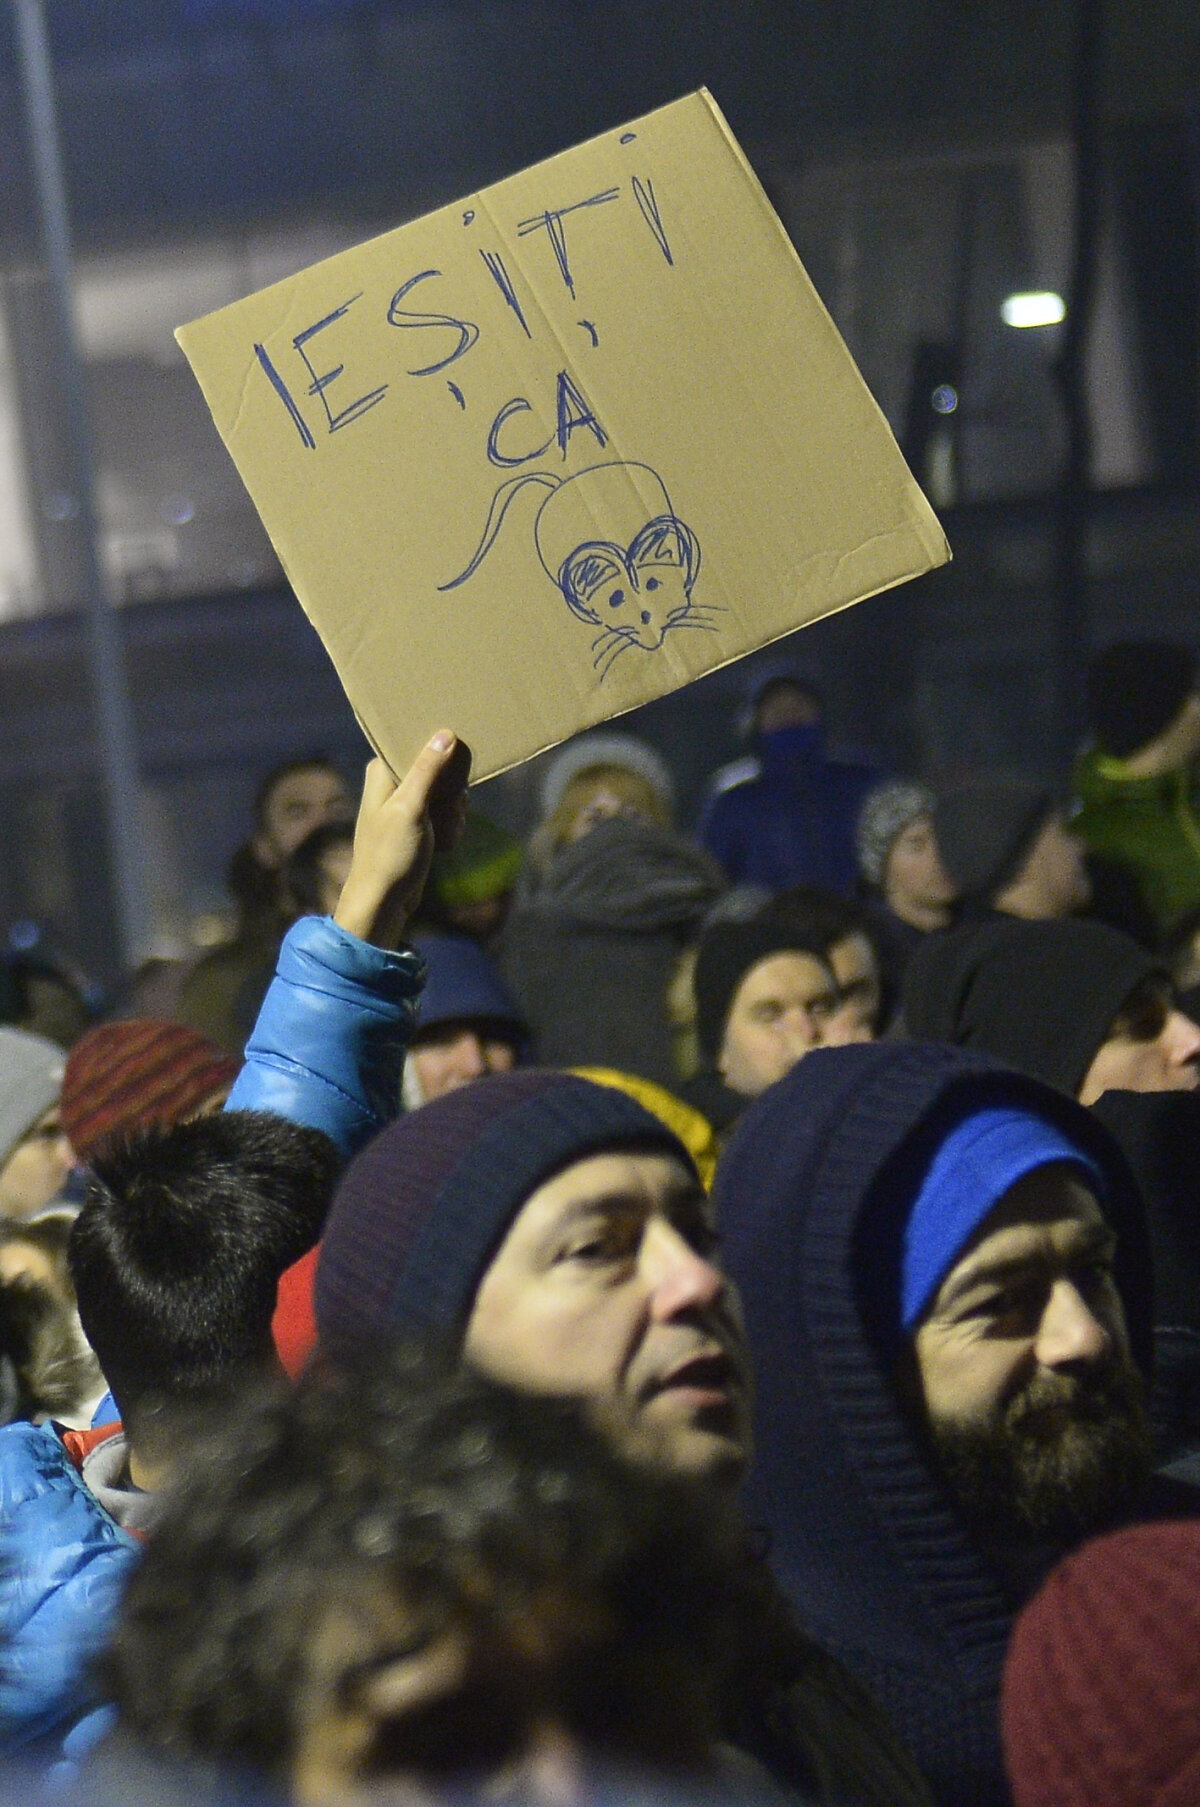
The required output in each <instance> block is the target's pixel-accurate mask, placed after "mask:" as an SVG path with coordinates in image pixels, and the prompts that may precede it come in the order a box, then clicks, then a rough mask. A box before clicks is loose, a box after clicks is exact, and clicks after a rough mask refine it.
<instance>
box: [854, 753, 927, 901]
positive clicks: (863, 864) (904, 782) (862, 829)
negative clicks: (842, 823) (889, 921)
mask: <svg viewBox="0 0 1200 1807" xmlns="http://www.w3.org/2000/svg"><path fill="white" fill-rule="evenodd" d="M932 814H933V792H932V791H930V790H927V789H926V788H925V786H924V785H923V784H916V783H915V782H914V781H913V780H912V779H911V778H889V779H887V780H886V781H885V782H884V783H883V784H877V785H876V786H875V788H874V790H872V791H869V792H868V793H867V797H866V801H865V802H864V803H863V806H862V812H861V814H860V815H859V818H858V864H859V869H860V871H861V872H862V875H863V877H864V878H865V879H866V881H867V883H868V884H871V885H876V886H878V887H879V888H880V889H882V887H883V875H884V873H885V872H886V871H887V863H888V855H889V853H890V852H891V851H892V848H893V847H894V846H895V845H896V842H897V841H898V840H899V838H900V836H901V835H902V834H903V833H904V830H905V829H906V828H907V827H908V825H909V823H910V822H915V821H916V819H917V817H918V816H930V815H932Z"/></svg>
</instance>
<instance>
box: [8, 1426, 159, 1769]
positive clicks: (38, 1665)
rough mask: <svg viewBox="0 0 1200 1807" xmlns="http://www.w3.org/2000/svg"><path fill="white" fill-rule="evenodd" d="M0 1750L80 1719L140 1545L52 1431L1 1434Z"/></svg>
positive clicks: (19, 1429) (25, 1429)
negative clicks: (96, 1660)
mask: <svg viewBox="0 0 1200 1807" xmlns="http://www.w3.org/2000/svg"><path fill="white" fill-rule="evenodd" d="M0 1524H2V1525H3V1527H4V1537H3V1548H2V1551H0V1750H3V1751H5V1752H10V1751H14V1750H19V1749H21V1748H23V1747H25V1746H28V1745H30V1744H31V1743H32V1742H33V1741H34V1740H36V1739H38V1738H39V1737H41V1736H42V1735H43V1734H44V1733H46V1732H49V1731H50V1730H51V1729H52V1728H55V1727H58V1726H60V1725H61V1724H62V1723H63V1721H64V1720H66V1719H68V1718H73V1717H74V1716H75V1715H77V1714H78V1712H79V1711H80V1709H81V1708H83V1707H84V1706H85V1705H86V1704H87V1702H88V1700H89V1689H88V1669H89V1666H90V1664H91V1662H92V1660H93V1658H94V1657H96V1656H97V1655H98V1654H99V1652H100V1651H101V1650H102V1649H103V1647H104V1645H105V1643H106V1642H107V1640H108V1637H109V1634H110V1632H111V1630H112V1626H113V1621H114V1619H115V1617H116V1612H117V1606H118V1603H119V1601H120V1598H121V1594H122V1592H123V1591H124V1588H125V1583H126V1581H127V1579H128V1577H129V1574H130V1571H131V1570H132V1568H133V1566H134V1564H135V1563H136V1562H137V1560H138V1556H139V1554H140V1546H139V1544H138V1543H137V1542H136V1540H135V1539H134V1538H132V1537H131V1536H130V1535H129V1534H128V1533H127V1532H126V1531H123V1530H122V1529H121V1527H120V1526H119V1525H118V1524H117V1522H116V1520H115V1519H113V1518H111V1517H110V1516H109V1514H108V1513H107V1512H106V1511H105V1510H104V1508H103V1506H101V1505H100V1503H99V1501H98V1500H97V1499H96V1498H95V1496H94V1495H93V1494H92V1493H91V1491H90V1490H89V1489H88V1488H87V1487H86V1486H85V1485H84V1483H83V1480H82V1479H81V1477H80V1475H79V1473H78V1471H77V1470H76V1468H75V1466H74V1464H73V1463H72V1462H71V1460H70V1458H69V1457H68V1455H67V1453H66V1451H65V1450H64V1448H63V1446H62V1443H61V1441H60V1440H59V1438H58V1436H57V1434H56V1432H55V1430H54V1428H53V1426H51V1425H49V1424H42V1425H35V1424H24V1423H22V1424H8V1425H5V1426H4V1428H3V1429H2V1430H0Z"/></svg>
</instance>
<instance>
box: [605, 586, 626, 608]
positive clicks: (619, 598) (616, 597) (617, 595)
mask: <svg viewBox="0 0 1200 1807" xmlns="http://www.w3.org/2000/svg"><path fill="white" fill-rule="evenodd" d="M624 600H625V592H624V590H614V591H613V593H612V595H611V596H610V597H609V599H608V606H609V608H610V609H619V608H620V606H621V604H622V603H623V602H624Z"/></svg>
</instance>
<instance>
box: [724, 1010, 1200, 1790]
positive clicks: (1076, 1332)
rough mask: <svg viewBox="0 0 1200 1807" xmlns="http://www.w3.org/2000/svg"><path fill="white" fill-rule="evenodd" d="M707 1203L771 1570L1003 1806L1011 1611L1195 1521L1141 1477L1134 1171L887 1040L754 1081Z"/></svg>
mask: <svg viewBox="0 0 1200 1807" xmlns="http://www.w3.org/2000/svg"><path fill="white" fill-rule="evenodd" d="M715 1204H716V1209H717V1216H718V1224H719V1227H720V1230H721V1233H722V1239H723V1253H724V1258H725V1265H726V1270H727V1272H728V1273H729V1274H730V1276H731V1278H732V1279H733V1280H734V1282H735V1283H736V1285H737V1287H738V1289H739V1291H740V1294H741V1297H742V1301H743V1305H744V1309H745V1319H746V1330H747V1337H748V1341H749V1344H750V1349H751V1354H752V1356H753V1358H754V1363H755V1368H756V1371H757V1374H758V1396H757V1406H756V1414H755V1420H756V1422H755V1441H756V1445H757V1448H758V1459H757V1463H756V1466H755V1469H754V1472H753V1474H752V1476H751V1486H750V1500H749V1504H750V1510H751V1514H752V1516H754V1517H757V1518H758V1519H759V1520H761V1521H762V1522H763V1523H764V1524H765V1526H766V1527H767V1528H768V1529H769V1531H770V1534H771V1552H772V1560H773V1562H774V1564H775V1567H776V1570H777V1573H778V1574H779V1577H780V1579H781V1580H782V1582H783V1584H784V1586H785V1588H786V1590H787V1591H788V1592H789V1594H790V1595H791V1597H792V1599H793V1601H794V1602H795V1604H796V1605H797V1607H798V1608H799V1610H800V1613H801V1615H802V1618H803V1620H804V1622H805V1624H806V1627H807V1629H808V1630H809V1631H810V1632H811V1633H812V1634H813V1635H814V1636H815V1637H817V1638H819V1639H820V1640H821V1641H822V1643H824V1644H825V1645H826V1646H827V1647H828V1648H830V1649H832V1650H833V1651H834V1652H835V1654H836V1655H837V1656H838V1657H840V1659H841V1660H842V1661H843V1662H844V1663H845V1664H846V1666H847V1667H848V1668H850V1669H851V1670H853V1671H854V1672H856V1673H857V1674H858V1676H859V1677H860V1679H863V1680H865V1681H867V1682H869V1684H870V1685H871V1686H872V1688H873V1689H874V1691H875V1692H876V1694H877V1695H878V1697H879V1699H880V1700H881V1701H882V1702H883V1704H884V1705H885V1707H886V1708H887V1709H888V1710H889V1711H890V1712H891V1714H892V1716H893V1719H894V1721H895V1723H896V1724H898V1725H902V1726H903V1727H904V1731H905V1735H906V1737H907V1738H908V1740H909V1744H910V1747H911V1748H912V1750H913V1752H914V1754H915V1755H916V1758H917V1761H918V1763H919V1764H920V1766H921V1768H922V1769H923V1771H924V1773H925V1774H926V1776H927V1778H928V1779H929V1781H930V1783H931V1784H932V1787H933V1791H934V1794H935V1796H936V1798H937V1799H938V1800H939V1801H942V1802H945V1803H947V1807H949V1803H955V1807H972V1804H981V1807H983V1804H986V1807H999V1804H1000V1803H1004V1802H1007V1800H1008V1798H1009V1797H1008V1790H1007V1785H1006V1782H1005V1777H1004V1770H1003V1764H1002V1760H1001V1755H1000V1746H999V1737H998V1726H997V1701H998V1694H999V1684H1000V1674H1001V1668H1002V1664H1003V1659H1004V1652H1005V1648H1006V1644H1007V1640H1008V1635H1009V1630H1010V1627H1011V1623H1012V1616H1013V1613H1014V1611H1015V1609H1016V1607H1017V1606H1018V1605H1019V1603H1020V1602H1021V1601H1023V1600H1024V1599H1025V1598H1026V1597H1027V1595H1028V1594H1029V1593H1030V1592H1032V1590H1033V1589H1034V1588H1035V1587H1036V1586H1037V1584H1038V1583H1039V1581H1040V1580H1041V1578H1042V1577H1043V1575H1044V1574H1045V1573H1046V1571H1047V1570H1048V1568H1049V1567H1050V1566H1051V1564H1052V1563H1053V1562H1054V1561H1056V1560H1057V1558H1058V1557H1059V1556H1061V1555H1062V1554H1063V1553H1064V1552H1065V1551H1067V1550H1069V1549H1070V1548H1072V1547H1073V1546H1074V1545H1076V1544H1077V1543H1079V1542H1080V1541H1082V1539H1083V1538H1085V1537H1087V1536H1090V1535H1091V1534H1092V1533H1094V1532H1096V1531H1098V1530H1100V1529H1102V1528H1105V1527H1107V1526H1109V1525H1113V1524H1116V1523H1119V1522H1122V1521H1125V1520H1128V1519H1130V1518H1134V1517H1137V1516H1143V1515H1149V1514H1154V1513H1162V1512H1165V1511H1172V1510H1195V1507H1196V1495H1195V1494H1194V1493H1193V1492H1192V1491H1191V1490H1190V1489H1182V1488H1180V1489H1178V1490H1177V1489H1176V1485H1175V1484H1174V1483H1170V1484H1169V1483H1166V1482H1163V1481H1160V1480H1155V1479H1154V1478H1153V1475H1152V1454H1151V1438H1150V1433H1149V1429H1148V1424H1147V1414H1146V1409H1145V1403H1144V1391H1145V1389H1144V1382H1143V1372H1144V1370H1145V1369H1146V1368H1148V1365H1149V1352H1150V1342H1151V1336H1150V1326H1151V1301H1150V1261H1149V1255H1148V1252H1147V1239H1146V1229H1145V1223H1144V1219H1143V1214H1142V1211H1141V1206H1140V1201H1139V1200H1138V1197H1137V1194H1136V1192H1135V1190H1134V1187H1133V1183H1132V1180H1131V1178H1130V1176H1129V1173H1128V1170H1127V1169H1126V1168H1125V1166H1124V1163H1123V1161H1122V1159H1121V1157H1120V1155H1119V1154H1118V1152H1117V1150H1116V1148H1115V1146H1114V1145H1113V1144H1112V1143H1111V1142H1110V1141H1109V1139H1108V1137H1107V1135H1106V1134H1105V1132H1104V1131H1103V1130H1102V1129H1101V1128H1100V1126H1099V1125H1098V1124H1097V1123H1096V1122H1095V1121H1094V1120H1093V1119H1092V1118H1091V1117H1090V1115H1089V1113H1088V1112H1086V1111H1084V1110H1082V1109H1081V1108H1080V1107H1079V1106H1078V1105H1077V1104H1075V1102H1074V1101H1073V1100H1071V1099H1067V1098H1064V1097H1063V1096H1061V1095H1060V1094H1057V1093H1055V1092H1053V1091H1051V1090H1050V1089H1049V1088H1048V1087H1045V1086H1042V1085H1040V1084H1038V1083H1037V1082H1036V1081H1033V1080H1030V1079H1026V1078H1024V1077H1022V1076H1020V1075H1018V1074H1016V1073H1013V1072H1007V1071H1006V1070H1004V1069H1003V1068H1000V1067H997V1066H994V1065H991V1064H988V1063H986V1062H984V1061H982V1060H980V1059H979V1058H977V1057H975V1056H972V1055H968V1054H966V1053H964V1052H963V1051H962V1050H959V1049H952V1048H941V1047H933V1046H924V1045H918V1044H915V1043H879V1044H876V1045H874V1046H871V1047H866V1046H858V1047H847V1048H832V1049H818V1050H816V1051H815V1052H814V1053H813V1054H812V1055H811V1056H809V1057H808V1058H806V1059H805V1060H804V1061H802V1062H801V1063H800V1064H799V1065H798V1066H797V1067H796V1068H795V1069H794V1070H793V1072H791V1073H790V1074H789V1075H788V1076H787V1077H786V1078H785V1079H783V1080H781V1081H780V1083H779V1084H778V1085H776V1086H774V1087H772V1088H771V1090H770V1091H769V1092H767V1093H765V1094H764V1096H763V1097H762V1098H761V1099H759V1100H758V1102H757V1103H756V1104H755V1105H753V1106H752V1107H751V1109H750V1110H749V1111H748V1112H747V1113H746V1115H745V1116H744V1117H743V1119H742V1122H741V1125H740V1126H739V1129H738V1131H737V1134H736V1136H735V1137H734V1140H733V1141H732V1143H731V1144H730V1147H729V1149H728V1151H727V1153H726V1155H725V1156H724V1158H723V1160H722V1163H721V1166H720V1168H719V1170H718V1175H717V1188H716V1195H715Z"/></svg>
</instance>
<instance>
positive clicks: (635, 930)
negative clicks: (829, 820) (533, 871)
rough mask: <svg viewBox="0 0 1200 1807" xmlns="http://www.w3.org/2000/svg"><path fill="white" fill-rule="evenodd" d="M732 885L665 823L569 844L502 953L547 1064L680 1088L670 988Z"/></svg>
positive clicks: (627, 825)
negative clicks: (604, 1070) (611, 1071)
mask: <svg viewBox="0 0 1200 1807" xmlns="http://www.w3.org/2000/svg"><path fill="white" fill-rule="evenodd" d="M724 888H725V886H724V881H723V880H722V877H721V874H720V872H719V870H718V869H717V867H715V866H714V865H713V862H712V861H711V859H710V858H709V857H708V855H707V854H705V853H703V852H702V851H701V850H700V848H698V847H696V846H694V845H693V843H692V842H691V841H689V840H687V839H686V838H685V837H684V836H683V835H679V834H676V833H674V832H673V831H672V830H670V829H666V828H661V827H659V826H658V824H657V823H654V822H644V821H639V820H634V819H632V818H630V817H624V816H614V817H612V818H611V819H610V820H608V821H605V822H601V823H599V824H598V825H597V826H596V827H595V828H593V829H592V830H591V832H590V833H589V834H587V835H585V836H584V837H583V839H582V840H580V841H576V842H574V844H573V845H570V846H566V847H561V848H559V849H558V850H557V851H556V852H555V853H554V855H553V856H552V858H551V859H550V861H549V863H548V865H547V866H546V868H545V871H544V872H543V874H542V877H541V881H540V883H538V884H537V885H536V886H535V887H534V888H533V889H531V891H530V893H529V895H528V896H527V898H526V899H525V900H524V901H523V902H522V903H520V904H518V905H517V907H516V908H515V909H514V910H513V913H512V916H511V918H510V919H509V924H508V928H507V930H506V932H505V938H504V945H503V950H502V954H501V965H502V968H503V971H504V976H505V978H506V979H507V981H508V983H509V985H510V987H511V989H512V991H513V993H514V994H515V996H516V999H517V1002H518V1004H519V1005H520V1006H521V1010H522V1014H523V1015H524V1017H525V1020H526V1022H527V1023H528V1024H529V1028H530V1031H531V1033H532V1035H533V1039H534V1045H535V1052H536V1058H537V1060H538V1061H539V1063H540V1064H541V1065H542V1066H548V1067H616V1068H617V1069H618V1071H620V1072H624V1073H636V1074H637V1075H638V1076H639V1077H640V1078H642V1079H652V1080H654V1081H655V1082H656V1083H657V1084H658V1085H663V1086H666V1087H668V1089H670V1088H672V1087H675V1086H677V1085H678V1083H679V1076H678V1073H677V1071H676V1068H675V1061H674V1056H673V1052H672V1037H671V1026H670V1022H669V1020H668V1017H667V986H668V984H669V983H670V980H671V977H672V975H673V973H674V970H675V966H676V963H677V961H678V959H679V955H680V953H681V952H682V950H683V948H684V947H685V946H686V945H687V943H688V942H689V941H691V940H693V939H694V938H695V936H696V935H697V934H698V933H699V929H700V923H701V921H702V919H703V917H704V916H705V914H706V912H707V911H708V910H709V908H710V907H711V905H712V904H714V903H715V902H716V900H717V898H718V897H719V896H720V894H721V892H722V891H723V890H724Z"/></svg>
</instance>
